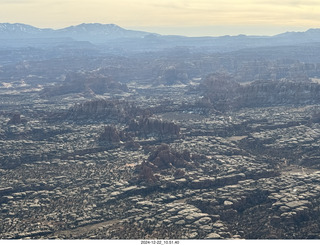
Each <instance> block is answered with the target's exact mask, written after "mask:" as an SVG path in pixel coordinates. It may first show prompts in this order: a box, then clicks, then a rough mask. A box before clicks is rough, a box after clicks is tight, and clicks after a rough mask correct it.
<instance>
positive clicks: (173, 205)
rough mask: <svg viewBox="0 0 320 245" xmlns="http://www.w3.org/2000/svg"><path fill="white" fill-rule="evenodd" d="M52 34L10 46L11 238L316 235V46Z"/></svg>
mask: <svg viewBox="0 0 320 245" xmlns="http://www.w3.org/2000/svg"><path fill="white" fill-rule="evenodd" d="M52 45H53V46H52V47H50V48H48V47H41V48H38V47H37V48H30V47H28V48H21V47H19V48H17V47H11V48H7V49H3V50H2V51H1V52H2V53H3V54H4V55H3V56H1V57H2V58H1V64H2V65H1V66H0V85H1V87H0V124H1V127H0V238H1V239H218V238H221V239H320V151H319V146H320V80H319V79H318V77H319V76H320V61H318V60H317V59H318V58H317V57H316V56H315V55H314V56H313V55H312V53H313V52H311V53H310V56H308V59H306V57H305V56H303V55H301V56H300V55H299V52H300V53H305V52H307V51H308V50H309V49H304V50H305V51H301V50H303V49H301V46H299V47H296V49H294V50H295V51H296V52H297V55H296V56H294V57H290V59H289V58H286V57H287V54H291V55H292V52H291V51H292V49H293V47H292V46H290V47H288V46H283V47H278V46H276V47H272V48H270V47H268V48H267V49H268V50H269V51H266V50H265V49H263V48H255V49H252V50H240V51H232V52H225V53H215V52H205V51H204V50H198V49H193V48H187V47H172V48H170V49H164V50H162V51H159V50H157V51H154V52H151V51H150V50H148V51H139V52H135V53H130V54H126V55H124V54H123V51H121V50H120V51H119V53H117V52H116V51H115V50H113V51H112V52H110V53H108V52H106V51H105V50H104V48H105V47H103V48H101V47H97V46H94V47H91V46H90V47H89V48H88V45H89V44H88V43H86V45H85V48H84V47H82V46H81V47H78V46H74V45H72V46H71V47H70V46H64V45H65V44H63V45H62V44H60V43H59V44H52ZM55 45H56V46H55ZM306 46H307V47H310V49H311V48H312V49H318V45H317V43H313V44H312V45H311V44H310V45H309V46H308V45H306ZM75 49H76V50H75ZM79 50H80V51H81V52H80V51H79ZM279 50H281V52H280V51H279ZM288 50H291V51H288ZM306 50H307V51H306ZM59 52H60V53H59ZM272 52H273V53H272ZM272 54H273V55H272ZM302 59H303V60H302Z"/></svg>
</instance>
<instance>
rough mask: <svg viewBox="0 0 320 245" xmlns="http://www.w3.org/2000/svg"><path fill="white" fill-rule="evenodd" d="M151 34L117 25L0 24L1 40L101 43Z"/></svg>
mask: <svg viewBox="0 0 320 245" xmlns="http://www.w3.org/2000/svg"><path fill="white" fill-rule="evenodd" d="M149 34H150V33H148V32H142V31H131V30H126V29H124V28H121V27H120V26H117V25H115V24H98V23H92V24H80V25H76V26H70V27H66V28H63V29H58V30H54V29H49V28H46V29H42V28H36V27H33V26H30V25H25V24H20V23H16V24H10V23H2V24H1V23H0V39H17V38H62V37H63V38H66V37H69V38H73V39H74V40H76V41H90V42H93V43H100V42H104V41H105V40H109V39H117V38H141V37H144V36H146V35H149Z"/></svg>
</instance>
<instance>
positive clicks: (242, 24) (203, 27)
mask: <svg viewBox="0 0 320 245" xmlns="http://www.w3.org/2000/svg"><path fill="white" fill-rule="evenodd" d="M319 16H320V1H319V0H304V1H300V0H255V1H254V0H229V1H228V0H0V23H5V22H8V23H24V24H29V25H33V26H36V27H41V28H53V29H59V28H64V27H67V26H70V25H78V24H81V23H102V24H110V23H113V24H117V25H119V26H121V27H123V28H126V29H131V30H142V31H150V32H156V33H159V34H169V35H171V34H177V35H186V36H222V35H238V34H246V35H275V34H278V33H282V32H286V31H305V30H307V29H309V28H318V27H320V17H319Z"/></svg>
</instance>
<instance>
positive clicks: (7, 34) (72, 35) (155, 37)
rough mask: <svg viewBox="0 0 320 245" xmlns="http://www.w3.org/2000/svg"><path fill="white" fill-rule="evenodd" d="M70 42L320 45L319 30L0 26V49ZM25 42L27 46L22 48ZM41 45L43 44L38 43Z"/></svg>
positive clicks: (137, 47) (124, 46) (147, 46)
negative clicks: (209, 32) (197, 32)
mask: <svg viewBox="0 0 320 245" xmlns="http://www.w3.org/2000/svg"><path fill="white" fill-rule="evenodd" d="M46 38H47V39H57V40H58V39H66V38H69V39H72V40H73V41H75V42H78V41H86V42H90V43H92V44H94V45H104V46H107V47H108V48H111V49H118V50H119V49H121V50H130V51H151V50H163V49H167V48H173V47H190V48H192V49H194V48H196V49H202V50H203V51H212V52H228V51H235V50H240V49H246V48H255V47H272V46H288V45H289V46H296V45H301V44H306V43H320V29H319V28H313V29H309V30H307V31H305V32H285V33H281V34H278V35H274V36H256V35H255V36H249V35H243V34H242V35H237V36H229V35H226V36H218V37H210V36H202V37H201V36H200V37H187V36H180V35H160V34H157V33H152V32H144V31H136V30H128V29H125V28H122V27H120V26H118V25H116V24H101V23H82V24H79V25H74V26H69V27H65V28H61V29H51V28H37V27H34V26H31V25H26V24H21V23H14V24H11V23H0V41H1V42H0V46H2V48H3V47H4V46H5V45H7V46H8V47H10V46H12V43H18V44H17V45H18V46H20V47H26V46H30V42H24V41H23V39H33V42H32V43H33V44H32V45H36V41H35V40H37V39H46ZM25 43H28V45H26V44H25ZM42 43H43V41H42Z"/></svg>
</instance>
